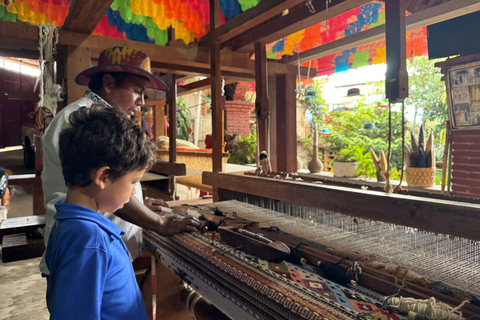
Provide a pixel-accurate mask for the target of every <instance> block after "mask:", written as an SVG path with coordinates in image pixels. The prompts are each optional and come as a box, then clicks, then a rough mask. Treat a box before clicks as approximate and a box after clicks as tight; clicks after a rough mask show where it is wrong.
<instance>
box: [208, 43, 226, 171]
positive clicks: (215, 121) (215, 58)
mask: <svg viewBox="0 0 480 320" xmlns="http://www.w3.org/2000/svg"><path fill="white" fill-rule="evenodd" d="M211 63H212V67H211V70H210V71H211V79H212V140H213V141H212V148H213V150H212V156H213V161H212V162H213V168H212V170H213V172H222V149H223V121H224V119H223V112H222V111H223V110H222V75H221V66H220V42H218V41H215V42H213V43H212V46H211Z"/></svg>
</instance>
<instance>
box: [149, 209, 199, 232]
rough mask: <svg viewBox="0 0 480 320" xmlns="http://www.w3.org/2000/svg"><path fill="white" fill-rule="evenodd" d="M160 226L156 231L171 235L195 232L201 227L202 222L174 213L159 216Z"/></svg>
mask: <svg viewBox="0 0 480 320" xmlns="http://www.w3.org/2000/svg"><path fill="white" fill-rule="evenodd" d="M160 218H161V219H162V220H161V226H160V228H159V230H158V231H157V232H158V233H159V234H160V235H162V236H166V237H169V236H173V235H174V234H175V233H179V232H185V231H188V232H195V231H198V229H200V228H201V226H202V224H201V223H200V221H198V219H197V218H194V217H188V216H183V215H179V214H176V213H172V214H166V215H164V216H161V217H160Z"/></svg>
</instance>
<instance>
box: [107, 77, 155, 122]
mask: <svg viewBox="0 0 480 320" xmlns="http://www.w3.org/2000/svg"><path fill="white" fill-rule="evenodd" d="M147 84H148V79H146V78H144V77H140V76H136V75H131V76H129V77H128V78H127V79H126V80H125V81H124V82H123V83H122V84H121V85H120V86H115V85H114V87H113V88H111V89H110V90H111V91H110V92H109V94H108V99H107V102H108V103H110V104H111V105H112V106H113V107H114V108H117V109H119V110H121V111H122V112H124V113H126V114H127V115H128V116H130V117H131V116H133V115H134V114H135V111H138V110H140V107H141V106H143V105H144V104H145V100H144V98H143V96H144V94H145V89H146V88H147Z"/></svg>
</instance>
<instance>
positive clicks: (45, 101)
mask: <svg viewBox="0 0 480 320" xmlns="http://www.w3.org/2000/svg"><path fill="white" fill-rule="evenodd" d="M58 32H59V29H58V28H57V27H56V26H53V25H50V24H39V25H38V50H39V60H38V63H39V66H40V76H39V89H40V90H39V94H38V98H39V100H38V103H37V108H41V107H46V108H48V109H50V110H52V113H55V110H56V107H57V95H56V94H55V88H54V86H53V84H54V80H55V79H53V78H54V74H52V69H53V65H54V63H55V60H54V59H53V54H55V53H56V52H57V43H58ZM46 66H47V67H46Z"/></svg>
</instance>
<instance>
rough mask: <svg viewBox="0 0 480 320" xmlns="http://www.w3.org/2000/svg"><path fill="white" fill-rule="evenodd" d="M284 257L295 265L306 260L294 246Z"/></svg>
mask: <svg viewBox="0 0 480 320" xmlns="http://www.w3.org/2000/svg"><path fill="white" fill-rule="evenodd" d="M284 259H285V260H286V261H288V262H290V263H293V264H296V265H301V264H305V263H307V260H306V259H305V258H304V257H303V256H302V254H301V252H300V251H298V249H295V248H290V254H289V255H287V256H286V257H285V258H284Z"/></svg>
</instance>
